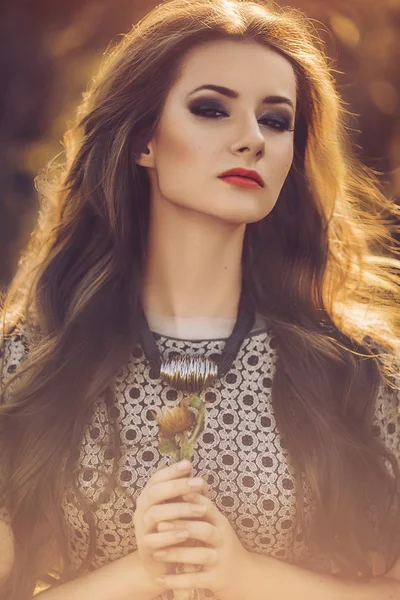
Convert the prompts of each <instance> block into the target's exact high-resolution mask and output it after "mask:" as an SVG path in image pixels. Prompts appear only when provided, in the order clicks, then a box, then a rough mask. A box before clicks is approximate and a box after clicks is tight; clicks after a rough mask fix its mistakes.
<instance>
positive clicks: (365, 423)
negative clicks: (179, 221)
mask: <svg viewBox="0 0 400 600" xmlns="http://www.w3.org/2000/svg"><path fill="white" fill-rule="evenodd" d="M224 39H228V40H239V41H243V42H245V41H255V42H258V43H260V44H263V45H265V46H267V47H269V48H272V49H274V50H275V51H277V52H279V53H280V54H282V55H283V56H285V57H286V58H287V59H288V60H289V61H290V62H291V64H292V66H293V68H294V71H295V74H296V78H297V84H298V110H297V115H296V129H295V137H294V144H295V157H294V161H293V165H292V168H291V170H290V172H289V175H288V177H287V179H286V181H285V184H284V186H283V188H282V191H281V194H280V197H279V199H278V202H277V204H276V206H275V208H274V210H273V211H272V213H271V214H270V215H268V217H267V218H265V219H263V220H262V221H260V222H258V223H253V224H251V225H249V226H248V227H247V229H246V235H245V241H244V250H243V271H244V273H245V274H246V278H245V285H246V286H247V287H248V291H249V294H251V297H252V299H253V301H254V304H255V307H256V310H257V312H259V313H260V314H262V315H263V316H264V317H266V318H267V319H268V322H269V324H270V326H271V329H272V330H273V332H274V335H275V337H276V339H277V342H278V347H277V354H278V361H277V369H276V376H275V379H274V384H273V390H272V393H273V401H274V407H275V411H276V417H277V420H278V425H279V428H280V431H281V433H282V436H283V438H284V439H285V443H286V444H287V447H288V449H289V451H290V455H291V457H292V461H293V464H294V467H295V469H296V473H297V477H298V480H299V482H303V483H304V484H305V485H308V486H309V488H310V490H311V493H312V498H313V501H314V503H315V525H314V526H313V527H312V528H311V529H307V530H306V531H305V535H306V536H307V538H308V539H309V541H310V542H312V543H315V544H317V548H320V549H321V552H322V551H323V552H328V553H329V555H331V556H332V558H333V559H334V561H335V564H336V565H337V566H338V569H339V571H340V572H341V573H344V574H347V575H352V576H354V577H356V576H358V575H362V576H365V577H370V576H371V574H372V566H371V559H370V552H372V551H373V550H377V549H378V550H379V551H380V552H381V554H382V556H383V559H384V564H385V572H388V571H389V570H390V568H391V567H392V565H393V564H394V562H395V561H396V559H397V558H398V556H399V553H400V549H399V538H400V532H399V523H400V502H399V472H398V466H397V464H396V461H395V459H394V457H393V456H392V455H391V454H390V453H389V452H388V450H387V449H385V447H384V445H383V444H382V443H381V442H380V441H379V440H378V439H377V438H376V436H374V435H373V432H372V418H373V411H374V406H375V403H376V399H377V394H378V388H379V386H380V385H382V384H386V385H392V379H393V378H392V376H393V374H394V373H393V366H392V367H391V364H392V363H391V362H390V361H386V360H383V358H384V357H385V356H392V355H395V354H396V353H397V352H398V340H399V337H400V336H399V332H400V318H399V311H398V308H397V307H396V297H397V298H398V295H399V291H400V280H399V274H398V270H399V266H400V261H398V260H397V259H396V258H395V255H396V254H398V252H399V250H398V249H397V248H396V246H395V239H394V236H393V235H392V232H393V231H395V228H396V226H395V223H394V220H395V218H398V217H399V216H400V210H399V209H398V208H396V206H395V205H394V203H393V202H391V201H390V200H389V199H387V198H385V197H384V195H383V194H382V193H381V191H380V190H379V185H378V181H377V177H376V174H374V173H372V172H371V171H368V170H367V169H366V168H365V167H363V166H362V165H361V164H359V162H358V161H357V160H356V159H354V158H352V155H351V151H350V144H349V141H348V138H347V136H346V110H345V108H344V106H343V103H342V101H341V100H340V98H339V96H338V93H337V91H336V89H335V85H334V80H333V76H332V73H331V69H330V66H329V64H328V59H327V56H326V52H325V49H324V46H323V44H322V42H321V41H320V39H319V38H318V35H317V32H316V31H315V30H314V27H313V26H312V24H311V23H310V21H309V20H307V19H306V18H305V17H304V16H303V15H302V14H301V13H299V12H298V11H296V10H294V9H288V8H285V9H282V8H279V7H277V6H275V5H273V4H269V3H264V2H261V1H260V2H247V1H240V0H191V1H190V2H187V0H172V1H169V2H165V3H162V4H160V5H158V6H157V7H156V8H155V9H154V10H153V11H151V12H150V13H149V14H148V15H146V16H145V17H144V18H143V19H142V20H141V21H140V22H139V23H138V24H136V25H135V26H134V27H133V29H132V30H131V32H130V33H128V34H127V35H125V36H124V38H123V40H122V41H121V42H120V43H119V44H118V45H117V46H116V47H115V48H113V49H112V50H110V51H109V53H108V55H107V56H106V58H105V60H104V62H103V64H102V66H101V68H100V70H99V72H98V74H97V75H96V76H95V77H94V78H93V80H92V81H91V84H90V86H89V89H88V92H87V94H86V95H85V98H84V101H83V103H82V105H81V106H80V107H79V110H78V117H77V122H76V125H75V126H74V127H73V128H72V129H71V130H69V131H68V132H67V134H66V136H65V140H64V143H65V155H64V157H63V161H61V162H59V163H58V164H53V165H51V167H49V169H48V171H47V172H46V173H44V174H43V176H42V177H41V178H40V179H39V180H38V183H39V184H40V185H41V190H42V196H41V199H42V204H41V210H40V212H39V216H38V221H37V225H36V228H35V230H34V232H33V233H32V236H31V240H30V243H29V246H28V248H27V249H26V251H25V253H24V255H23V257H22V258H21V261H20V264H19V267H18V270H17V273H16V275H15V278H14V280H13V282H12V285H11V286H10V288H9V290H8V295H7V298H6V302H5V307H4V319H3V335H4V336H5V337H6V336H7V333H10V332H11V331H12V328H13V326H14V325H15V324H16V323H17V322H18V321H19V320H21V319H23V320H24V322H25V323H26V326H27V328H28V331H29V338H30V340H31V348H30V352H29V356H28V357H27V359H26V362H25V363H24V365H23V366H21V369H20V370H19V371H18V372H17V374H16V375H15V376H14V378H12V379H11V380H10V382H9V385H11V384H13V391H12V393H6V392H7V390H8V391H10V390H11V387H9V386H8V385H7V386H6V389H5V391H4V394H3V396H4V397H3V401H4V406H3V407H2V409H1V413H0V428H1V434H2V435H1V444H2V445H1V451H2V454H1V456H2V459H4V460H5V464H6V465H7V468H8V479H7V486H6V491H5V493H6V498H7V501H8V505H9V509H10V513H11V521H12V527H13V531H14V534H15V539H16V546H17V556H16V562H15V568H14V578H13V582H14V584H13V585H14V589H13V594H12V598H13V600H14V599H15V600H17V599H18V600H20V599H25V598H28V597H31V596H30V594H31V593H32V589H33V586H34V584H35V581H36V580H37V578H38V577H39V576H40V575H41V574H43V573H45V572H46V570H47V569H49V568H50V566H51V565H50V562H51V558H52V557H53V554H54V556H55V555H56V553H62V548H63V542H62V539H63V535H62V527H61V523H60V501H61V497H62V493H63V490H64V489H65V486H66V485H67V483H68V482H69V481H70V480H71V477H72V469H73V461H74V459H75V458H76V457H75V456H74V455H73V454H72V453H71V452H70V449H71V448H76V447H78V446H79V444H80V440H81V436H82V432H83V428H84V424H85V419H86V417H87V415H88V413H89V411H90V409H91V407H92V406H93V403H94V401H95V399H96V398H97V397H98V396H99V394H101V393H103V392H104V390H106V389H109V386H110V384H111V382H112V379H113V377H115V376H116V374H117V373H118V372H119V370H120V368H121V365H122V364H124V362H125V361H126V360H128V358H129V355H130V352H131V351H132V348H133V345H134V344H135V342H136V341H137V332H136V326H135V323H136V315H137V310H138V299H139V292H140V286H141V278H142V274H143V265H144V264H145V260H146V238H147V231H148V219H149V180H148V176H147V173H146V170H145V169H144V168H142V167H140V166H138V165H137V164H136V163H135V162H134V157H135V156H137V155H138V154H139V153H140V152H141V151H143V149H144V148H145V147H146V143H147V142H148V141H149V140H150V139H151V137H152V134H153V132H154V130H155V128H156V127H157V123H158V120H159V117H160V114H161V111H162V109H163V104H164V101H165V99H166V96H167V94H168V91H169V89H170V87H171V85H172V84H173V82H174V81H176V80H177V78H178V77H179V73H180V65H181V62H182V59H183V57H184V55H185V53H186V52H187V51H188V50H189V49H190V48H192V47H194V46H195V45H197V44H200V43H202V42H207V41H210V40H224ZM52 175H54V177H53V176H52ZM6 313H8V314H7V316H6ZM368 339H369V340H372V341H374V342H376V343H377V344H378V346H377V348H378V350H379V352H378V353H376V352H375V353H374V352H373V350H372V346H370V344H368V343H367V340H368ZM383 349H384V350H385V351H384V352H383ZM381 350H382V352H381ZM111 404H112V401H110V405H111ZM110 420H111V421H112V419H111V416H110ZM114 426H115V423H114ZM115 438H118V435H116V436H115ZM110 443H111V442H110ZM116 460H117V458H116ZM60 465H64V468H63V469H62V472H61V475H60ZM388 465H391V467H389V466H388ZM299 489H301V486H299ZM298 496H299V500H298V505H299V518H300V520H301V522H303V519H304V514H303V508H302V497H301V494H300V493H299V494H298ZM367 501H368V502H369V503H370V504H372V505H374V506H375V507H376V510H377V514H378V515H379V519H378V525H379V531H378V532H377V531H376V529H374V527H373V525H372V523H371V521H370V519H369V518H368V511H367ZM368 506H369V504H368ZM32 507H35V511H36V512H35V515H34V516H33V515H32ZM377 539H379V540H380V544H379V547H378V548H377V546H376V540H377ZM38 548H44V549H45V551H43V552H42V553H40V555H38Z"/></svg>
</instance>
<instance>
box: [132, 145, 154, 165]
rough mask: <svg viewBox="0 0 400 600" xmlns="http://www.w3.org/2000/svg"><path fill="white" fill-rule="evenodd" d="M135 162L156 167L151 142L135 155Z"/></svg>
mask: <svg viewBox="0 0 400 600" xmlns="http://www.w3.org/2000/svg"><path fill="white" fill-rule="evenodd" d="M135 163H136V164H137V165H140V166H141V167H154V156H153V149H152V146H151V144H148V145H147V148H146V149H145V150H143V152H141V153H140V154H139V156H135Z"/></svg>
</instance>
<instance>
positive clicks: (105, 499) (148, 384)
mask: <svg viewBox="0 0 400 600" xmlns="http://www.w3.org/2000/svg"><path fill="white" fill-rule="evenodd" d="M154 336H155V339H156V343H157V346H158V348H159V351H160V353H161V355H162V356H163V357H164V358H168V357H171V355H173V353H175V352H186V353H188V354H191V353H193V354H194V353H196V354H204V355H206V356H211V357H212V355H213V354H214V353H220V352H221V351H222V349H223V346H224V343H225V339H223V338H221V339H197V340H196V339H191V340H188V339H180V338H174V337H171V336H167V335H164V334H159V333H154ZM27 351H28V343H27V339H26V336H25V335H24V333H23V331H22V332H21V331H20V332H16V333H15V334H14V335H13V336H12V338H11V339H10V340H9V341H7V344H6V348H5V365H6V366H5V369H4V371H5V376H6V378H7V376H8V375H11V374H12V373H13V372H14V371H15V370H16V368H17V367H18V364H19V363H20V362H21V361H22V360H23V359H24V356H26V353H27ZM275 365H276V344H275V340H274V337H273V335H272V334H271V332H270V331H269V329H268V327H267V326H266V324H265V323H264V322H263V323H261V327H260V321H259V320H258V321H257V323H256V325H255V328H253V330H252V331H251V332H250V333H249V334H248V336H247V337H246V338H245V340H244V341H243V343H242V346H241V348H240V351H239V353H238V355H237V357H236V360H235V362H234V364H233V366H232V368H231V369H230V371H229V373H228V374H227V375H226V376H225V377H223V378H222V380H220V381H218V382H217V383H216V385H215V386H214V387H211V388H208V389H207V390H206V391H204V392H203V393H202V394H201V396H202V398H203V399H204V400H205V402H206V406H207V408H206V423H205V428H204V431H203V433H202V435H201V437H200V438H199V440H198V443H197V445H196V448H195V453H194V457H193V461H192V462H193V469H192V473H195V474H196V475H205V474H208V489H209V497H210V499H211V500H212V501H213V502H214V503H215V504H216V506H217V507H218V509H219V510H220V511H221V512H222V513H223V514H224V515H225V516H226V517H227V518H228V519H229V521H230V523H231V524H232V527H233V528H234V530H235V531H236V533H237V535H238V537H239V539H240V541H241V543H242V544H243V546H244V547H245V548H246V549H248V550H249V551H252V552H257V553H260V554H266V555H270V556H273V557H276V558H279V559H283V560H285V561H288V562H291V563H294V564H297V565H299V566H304V567H307V568H312V569H315V570H320V569H321V570H329V565H328V563H327V562H326V559H325V558H324V557H323V556H321V555H320V553H318V552H316V550H315V549H312V548H309V547H307V546H306V544H305V542H304V540H303V538H302V535H301V533H300V530H299V527H298V524H297V519H296V481H295V478H294V473H293V469H292V466H291V463H290V458H289V456H288V453H287V451H286V449H285V444H284V440H282V438H281V436H280V433H279V431H278V429H277V426H276V421H275V418H274V411H273V407H272V402H271V386H272V381H273V378H274V373H275ZM115 391H116V404H115V406H114V408H113V413H114V416H115V418H116V420H117V423H118V426H119V433H120V438H121V451H122V457H121V460H120V462H119V465H118V472H117V479H118V487H117V488H116V489H114V490H113V491H112V492H111V493H110V494H109V495H105V494H104V489H105V485H106V483H107V482H108V481H109V476H110V474H111V472H112V465H113V453H112V450H111V449H110V447H109V427H108V424H107V413H106V407H105V403H104V398H102V397H100V398H98V401H97V402H96V404H95V406H94V409H93V412H92V415H91V417H90V419H89V420H88V423H87V426H86V430H85V434H84V437H83V440H82V444H81V447H80V450H79V457H78V458H77V461H76V472H75V479H76V485H77V488H78V490H79V491H80V493H81V494H83V496H84V498H85V499H86V500H87V502H88V503H89V505H90V507H91V519H88V518H87V517H86V516H85V514H84V511H83V510H82V508H81V507H80V503H79V501H78V499H77V496H76V493H75V491H74V490H73V489H68V490H66V493H65V495H64V500H63V503H62V516H63V522H64V528H65V534H66V539H67V543H68V554H69V560H70V565H69V574H68V578H69V577H76V576H80V575H82V574H84V573H87V572H90V571H93V570H95V569H97V568H99V567H101V566H103V565H106V564H107V563H109V562H111V561H114V560H117V559H118V558H120V557H122V556H124V555H126V554H128V553H129V552H133V551H135V550H136V549H137V545H136V539H135V530H134V526H133V516H134V512H135V502H136V498H137V497H138V496H139V494H140V493H141V491H142V489H143V487H144V486H145V484H146V482H147V481H148V479H149V478H150V477H151V475H153V473H154V472H155V471H156V469H157V468H158V467H159V465H161V464H170V459H169V458H168V457H166V456H163V455H161V454H160V453H159V452H158V449H157V425H156V423H155V421H154V419H153V416H152V410H153V409H154V408H156V407H159V408H165V407H173V406H175V405H176V404H177V402H178V400H177V393H176V392H175V391H174V390H173V389H172V388H171V387H169V386H168V384H166V383H164V382H162V381H161V380H160V379H158V378H157V377H154V376H153V374H152V373H151V372H150V371H149V368H148V365H147V361H146V359H145V358H144V356H143V353H142V350H141V348H140V346H137V347H136V348H135V350H134V352H133V354H132V356H131V358H130V360H129V361H128V363H127V364H126V365H125V366H124V367H123V368H122V369H121V372H120V373H119V375H118V376H117V377H116V378H115ZM399 405H400V398H399V396H398V395H397V394H396V392H394V391H393V390H390V389H387V388H381V389H380V392H379V397H378V402H377V409H376V415H375V425H374V427H375V430H376V433H377V435H381V436H382V437H383V439H384V440H385V443H386V444H387V446H388V447H389V448H390V450H392V451H393V452H394V453H395V454H396V456H397V457H399V459H400V417H399V415H398V407H399ZM303 492H304V494H305V511H306V517H307V520H308V522H311V519H312V515H313V510H312V503H311V502H310V500H309V495H308V491H307V489H305V490H303ZM91 520H92V523H93V529H94V535H93V534H92V535H90V527H89V522H90V521H91ZM89 545H90V548H91V553H90V555H89V556H88V550H89ZM169 597H171V594H169V593H167V594H163V596H162V597H161V596H160V598H163V600H165V599H167V598H169ZM201 598H215V597H214V596H213V595H212V593H211V592H210V591H209V590H201Z"/></svg>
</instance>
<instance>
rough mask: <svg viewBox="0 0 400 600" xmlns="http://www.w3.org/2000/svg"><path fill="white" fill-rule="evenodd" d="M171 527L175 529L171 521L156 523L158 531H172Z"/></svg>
mask: <svg viewBox="0 0 400 600" xmlns="http://www.w3.org/2000/svg"><path fill="white" fill-rule="evenodd" d="M173 529H175V527H174V526H173V525H172V523H167V521H163V522H162V523H159V524H158V531H172V530H173Z"/></svg>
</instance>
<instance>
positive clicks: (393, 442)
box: [372, 345, 400, 467]
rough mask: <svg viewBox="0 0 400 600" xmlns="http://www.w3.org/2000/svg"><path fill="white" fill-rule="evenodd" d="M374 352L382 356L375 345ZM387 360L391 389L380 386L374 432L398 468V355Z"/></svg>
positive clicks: (399, 439)
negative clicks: (389, 364) (391, 382)
mask: <svg viewBox="0 0 400 600" xmlns="http://www.w3.org/2000/svg"><path fill="white" fill-rule="evenodd" d="M372 349H373V350H374V352H375V351H376V352H379V353H383V354H384V350H383V349H382V348H381V347H380V346H377V345H374V346H372ZM388 358H389V360H390V362H391V364H393V365H394V366H395V369H394V375H393V383H394V386H393V387H392V386H391V385H389V384H388V383H386V382H384V383H382V384H381V385H380V387H379V391H378V396H377V400H376V407H375V413H374V422H373V427H374V432H375V433H376V435H378V436H379V438H380V439H381V440H382V442H383V443H384V444H385V446H386V448H387V449H388V450H389V451H390V452H391V453H392V454H393V455H394V457H395V458H396V460H397V462H398V464H399V467H400V355H396V356H392V355H390V356H389V357H388Z"/></svg>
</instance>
